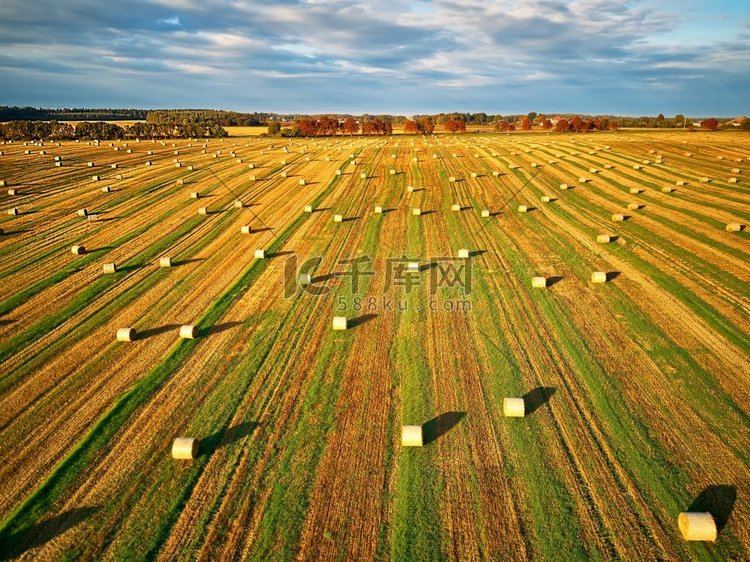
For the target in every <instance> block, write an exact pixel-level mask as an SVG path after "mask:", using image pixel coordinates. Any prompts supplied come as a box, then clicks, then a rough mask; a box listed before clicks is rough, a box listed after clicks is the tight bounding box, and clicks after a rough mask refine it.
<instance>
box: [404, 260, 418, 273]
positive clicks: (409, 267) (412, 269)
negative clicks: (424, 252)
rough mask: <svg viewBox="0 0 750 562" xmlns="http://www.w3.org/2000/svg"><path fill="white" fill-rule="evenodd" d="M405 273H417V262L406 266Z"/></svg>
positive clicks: (411, 262)
mask: <svg viewBox="0 0 750 562" xmlns="http://www.w3.org/2000/svg"><path fill="white" fill-rule="evenodd" d="M406 271H408V272H409V273H419V262H416V261H410V262H408V263H407V264H406Z"/></svg>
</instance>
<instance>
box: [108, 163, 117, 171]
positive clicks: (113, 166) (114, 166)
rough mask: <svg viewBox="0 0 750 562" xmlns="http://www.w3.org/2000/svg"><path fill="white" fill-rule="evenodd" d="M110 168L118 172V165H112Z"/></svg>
mask: <svg viewBox="0 0 750 562" xmlns="http://www.w3.org/2000/svg"><path fill="white" fill-rule="evenodd" d="M109 167H110V168H112V169H113V170H116V169H117V164H110V165H109Z"/></svg>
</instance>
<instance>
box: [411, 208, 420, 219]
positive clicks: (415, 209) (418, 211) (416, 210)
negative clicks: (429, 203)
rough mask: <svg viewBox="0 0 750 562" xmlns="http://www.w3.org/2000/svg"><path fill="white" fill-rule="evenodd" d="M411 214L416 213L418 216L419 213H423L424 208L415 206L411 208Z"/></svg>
mask: <svg viewBox="0 0 750 562" xmlns="http://www.w3.org/2000/svg"><path fill="white" fill-rule="evenodd" d="M411 214H412V215H414V216H415V217H418V216H419V215H421V214H422V209H419V208H416V207H415V208H414V209H412V210H411Z"/></svg>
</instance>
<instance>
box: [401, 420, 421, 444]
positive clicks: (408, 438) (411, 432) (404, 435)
mask: <svg viewBox="0 0 750 562" xmlns="http://www.w3.org/2000/svg"><path fill="white" fill-rule="evenodd" d="M423 445H424V441H423V439H422V426H421V425H402V426H401V446H402V447H422V446H423Z"/></svg>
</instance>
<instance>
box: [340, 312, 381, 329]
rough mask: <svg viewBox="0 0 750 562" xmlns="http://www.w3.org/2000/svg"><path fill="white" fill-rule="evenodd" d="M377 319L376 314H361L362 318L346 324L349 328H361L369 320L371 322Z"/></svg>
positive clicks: (353, 319) (358, 317)
mask: <svg viewBox="0 0 750 562" xmlns="http://www.w3.org/2000/svg"><path fill="white" fill-rule="evenodd" d="M377 317H378V315H377V314H363V315H362V316H357V317H356V318H352V319H351V320H349V321H348V322H347V324H348V327H349V328H356V327H357V326H361V325H362V324H364V323H366V322H369V321H370V320H373V319H375V318H377Z"/></svg>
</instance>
